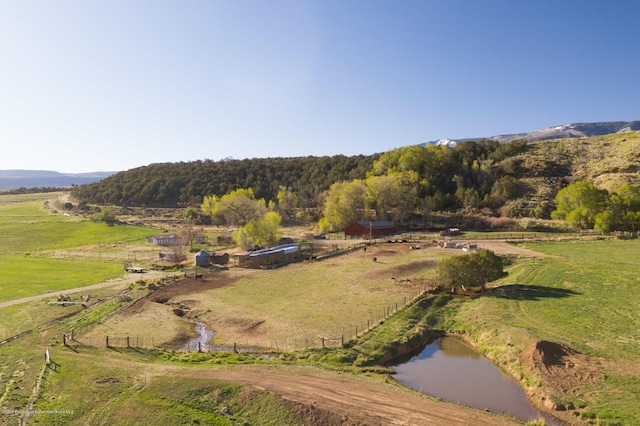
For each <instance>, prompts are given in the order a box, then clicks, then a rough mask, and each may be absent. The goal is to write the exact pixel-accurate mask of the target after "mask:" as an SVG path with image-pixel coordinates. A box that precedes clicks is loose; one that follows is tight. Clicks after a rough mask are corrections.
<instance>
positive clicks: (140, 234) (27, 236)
mask: <svg viewBox="0 0 640 426" xmlns="http://www.w3.org/2000/svg"><path fill="white" fill-rule="evenodd" d="M0 232H1V233H2V240H0V255H2V254H6V253H23V254H38V253H40V252H42V251H50V250H61V249H70V248H76V247H87V246H97V245H105V244H126V243H137V244H144V238H145V237H146V236H148V235H150V234H152V233H153V230H150V229H146V228H142V227H138V226H130V225H113V226H109V225H107V224H106V223H103V222H89V221H66V222H34V223H29V224H25V223H1V222H0Z"/></svg>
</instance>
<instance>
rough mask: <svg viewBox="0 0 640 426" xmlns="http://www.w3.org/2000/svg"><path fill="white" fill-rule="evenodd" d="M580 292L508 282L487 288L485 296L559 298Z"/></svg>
mask: <svg viewBox="0 0 640 426" xmlns="http://www.w3.org/2000/svg"><path fill="white" fill-rule="evenodd" d="M579 294H582V293H580V292H577V291H573V290H569V289H567V288H555V287H543V286H539V285H526V284H509V285H503V286H501V287H497V288H494V289H491V290H489V291H488V292H487V293H486V294H485V296H488V297H498V298H500V299H509V300H542V299H561V298H564V297H570V296H577V295H579Z"/></svg>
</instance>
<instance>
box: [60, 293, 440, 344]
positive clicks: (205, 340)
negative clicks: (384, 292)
mask: <svg viewBox="0 0 640 426" xmlns="http://www.w3.org/2000/svg"><path fill="white" fill-rule="evenodd" d="M428 290H429V288H428V287H427V286H424V287H422V288H417V289H415V291H413V292H411V293H409V294H407V295H405V296H403V297H402V298H401V299H399V300H398V301H397V302H395V303H391V304H389V305H387V306H384V307H382V308H380V309H377V310H374V311H371V312H370V316H369V317H368V318H366V319H363V320H362V321H361V322H359V323H357V324H351V325H348V326H344V327H342V330H338V331H336V330H335V329H334V330H333V331H331V332H328V333H322V334H316V335H307V336H300V335H296V336H290V337H286V338H284V339H282V338H281V339H272V340H270V341H268V342H267V341H265V340H264V339H263V338H255V339H252V338H250V337H249V338H245V339H244V340H242V341H238V342H234V343H233V345H232V346H220V345H214V344H211V343H209V341H210V340H211V338H212V337H213V334H214V331H212V330H207V329H206V328H205V325H204V324H202V323H198V325H197V326H196V332H197V334H199V337H196V338H194V339H192V340H190V341H189V342H187V343H186V344H185V345H184V346H182V347H181V348H179V349H174V350H176V351H178V352H236V353H251V352H268V351H277V352H280V351H300V350H309V349H320V348H341V347H344V346H345V344H347V343H348V342H349V341H352V340H354V339H357V338H358V337H360V336H362V335H363V334H365V333H366V332H368V331H369V330H371V329H373V328H374V327H376V326H377V325H379V324H381V323H382V322H384V320H386V319H387V318H389V317H390V316H392V315H393V314H395V313H396V312H398V311H400V310H401V309H403V308H404V307H406V306H407V305H409V304H411V303H413V302H414V301H415V300H416V299H418V298H419V297H421V296H422V295H423V294H424V293H425V292H426V291H428ZM338 329H339V327H338ZM123 334H124V335H123ZM126 334H127V333H126V330H125V331H124V332H123V333H122V334H120V335H115V336H106V335H105V336H102V337H96V336H88V337H85V336H77V335H76V334H75V332H74V330H72V331H71V333H70V334H65V335H64V336H63V339H64V344H65V345H69V344H73V343H78V344H82V345H86V346H93V347H96V348H145V349H154V348H158V349H167V348H166V347H165V345H164V344H162V343H160V342H163V341H164V340H165V339H163V338H161V337H160V336H155V337H153V336H151V337H149V336H144V337H141V336H130V335H129V336H128V335H126ZM156 345H158V346H156Z"/></svg>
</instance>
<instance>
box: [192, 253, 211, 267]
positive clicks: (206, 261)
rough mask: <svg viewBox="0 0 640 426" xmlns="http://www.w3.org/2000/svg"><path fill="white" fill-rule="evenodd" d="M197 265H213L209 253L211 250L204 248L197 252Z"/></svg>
mask: <svg viewBox="0 0 640 426" xmlns="http://www.w3.org/2000/svg"><path fill="white" fill-rule="evenodd" d="M195 265H196V266H202V267H207V266H209V265H211V255H210V254H209V252H207V251H204V250H200V251H199V252H197V253H196V255H195Z"/></svg>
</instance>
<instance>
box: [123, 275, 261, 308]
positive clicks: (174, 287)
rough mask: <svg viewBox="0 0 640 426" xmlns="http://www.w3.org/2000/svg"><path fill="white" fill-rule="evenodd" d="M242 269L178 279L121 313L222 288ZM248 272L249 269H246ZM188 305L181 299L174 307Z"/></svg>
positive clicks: (232, 281)
mask: <svg viewBox="0 0 640 426" xmlns="http://www.w3.org/2000/svg"><path fill="white" fill-rule="evenodd" d="M242 272H245V271H244V270H238V269H234V270H233V271H232V270H229V271H222V272H216V273H214V274H207V275H204V277H203V278H202V279H197V280H196V279H192V278H184V279H181V280H179V281H175V282H173V283H170V284H167V285H164V286H162V287H159V288H158V289H157V290H155V291H153V292H152V293H151V294H149V295H148V296H147V297H144V298H141V299H140V300H138V301H137V302H136V303H134V304H133V305H131V306H130V307H129V308H127V309H125V310H124V311H123V312H122V315H133V314H139V313H141V312H143V311H144V310H145V308H146V306H147V304H148V303H151V302H156V303H162V304H172V303H173V302H176V299H178V298H182V297H184V296H189V295H193V294H198V293H201V292H203V291H207V290H214V289H217V288H223V287H226V286H228V285H231V284H233V283H234V282H236V281H237V280H238V279H240V277H241V276H242ZM246 272H250V271H246ZM180 304H182V305H188V304H189V301H188V300H181V301H180V303H178V305H177V306H176V309H184V307H180V306H179V305H180Z"/></svg>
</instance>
